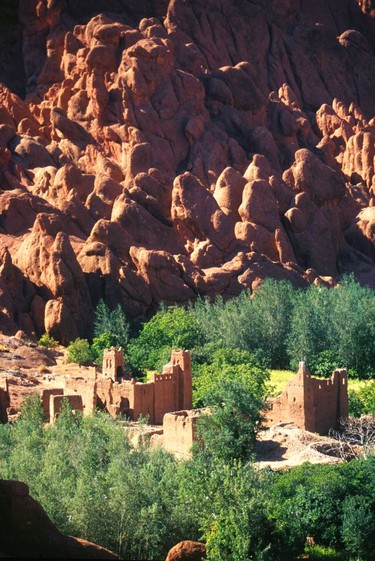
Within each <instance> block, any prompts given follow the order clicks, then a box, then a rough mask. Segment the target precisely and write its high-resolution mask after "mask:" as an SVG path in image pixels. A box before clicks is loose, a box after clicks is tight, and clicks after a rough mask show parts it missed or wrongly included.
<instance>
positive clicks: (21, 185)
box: [0, 0, 375, 343]
mask: <svg viewBox="0 0 375 561" xmlns="http://www.w3.org/2000/svg"><path fill="white" fill-rule="evenodd" d="M8 4H9V6H8ZM374 13H375V5H374V3H373V2H372V1H370V0H366V1H359V0H358V2H356V1H355V0H328V1H327V0H324V1H316V2H313V3H311V2H306V1H304V0H285V1H283V2H280V1H279V0H278V1H276V0H275V1H273V0H258V1H250V0H241V1H236V2H233V1H229V0H205V1H204V2H203V0H192V1H190V2H185V1H183V0H171V1H170V2H169V4H168V3H167V2H166V1H165V0H155V1H153V2H149V1H147V2H146V1H143V0H138V1H137V2H136V1H121V0H111V1H106V2H104V1H103V2H102V1H99V0H98V1H92V0H91V1H90V2H79V3H77V2H70V0H48V1H47V0H20V2H19V12H18V15H17V14H16V12H15V9H14V4H12V5H11V3H9V2H8V3H7V10H5V11H4V12H3V15H2V19H1V20H0V27H1V29H2V30H3V34H2V35H1V34H0V35H1V37H2V39H1V41H3V43H4V48H3V49H1V50H0V52H1V54H0V82H2V84H1V85H0V189H1V191H0V303H1V306H0V321H1V328H2V329H3V331H5V332H7V333H12V332H16V331H17V329H18V328H21V329H22V330H23V331H25V332H26V333H28V334H36V335H37V336H39V335H40V334H41V333H43V332H44V331H45V330H47V331H48V332H49V333H51V334H52V335H53V336H54V337H55V338H58V339H60V340H61V341H62V342H63V343H67V342H68V341H69V340H71V339H72V338H74V337H77V336H87V335H89V331H90V325H91V320H92V316H93V310H94V308H95V306H96V304H97V302H98V300H99V299H100V298H104V299H105V300H106V302H107V303H108V305H109V306H110V307H113V306H114V305H115V304H116V303H121V304H122V305H123V306H124V308H125V310H126V312H127V314H128V316H129V318H143V317H147V316H149V315H150V314H151V313H152V312H153V311H154V310H155V309H157V307H158V304H159V303H160V301H164V302H166V303H167V304H168V303H172V302H186V301H188V300H193V299H194V298H196V297H197V295H208V294H210V295H213V294H222V295H224V296H225V297H229V296H233V295H236V294H238V293H239V292H240V291H241V290H243V289H250V290H252V289H254V288H255V287H256V286H257V284H258V283H259V281H260V280H261V279H263V278H265V277H268V276H270V277H274V278H277V279H288V280H290V281H291V282H293V283H294V284H297V285H300V286H304V285H307V284H308V283H311V282H314V283H317V284H319V283H320V284H321V283H325V284H328V285H333V284H335V282H337V281H338V280H339V279H340V276H341V275H342V274H343V273H345V272H351V271H354V272H355V273H356V274H357V277H358V279H359V280H360V281H362V282H365V283H367V284H369V285H370V286H374V287H375V273H374V258H375V251H374V233H373V232H374V224H375V215H374V212H373V208H374V207H373V202H374V201H373V196H374V189H375V180H374V168H375V162H374V160H375V121H374V118H373V117H374V116H375V97H374V95H373V92H374V89H375V50H374V49H375V23H374ZM15 67H17V68H19V72H17V73H15V72H14V68H15ZM16 74H17V78H16V77H15V76H16ZM17 94H19V95H21V96H23V97H18V95H17ZM373 221H374V222H373Z"/></svg>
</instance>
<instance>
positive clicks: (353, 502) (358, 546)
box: [342, 497, 375, 561]
mask: <svg viewBox="0 0 375 561" xmlns="http://www.w3.org/2000/svg"><path fill="white" fill-rule="evenodd" d="M342 538H343V541H344V544H345V549H346V551H347V552H348V553H349V554H350V555H355V556H356V559H357V560H358V561H361V560H362V561H367V560H369V561H370V560H371V559H374V547H375V515H374V513H373V512H372V511H371V509H370V508H369V506H368V504H367V501H366V499H365V498H364V497H347V498H346V499H345V501H344V503H343V517H342Z"/></svg>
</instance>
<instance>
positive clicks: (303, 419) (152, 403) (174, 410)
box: [0, 348, 348, 458]
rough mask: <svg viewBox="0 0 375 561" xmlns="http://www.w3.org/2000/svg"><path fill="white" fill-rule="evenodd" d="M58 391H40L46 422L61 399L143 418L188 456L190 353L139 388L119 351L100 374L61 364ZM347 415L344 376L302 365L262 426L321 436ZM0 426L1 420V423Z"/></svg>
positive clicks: (1, 406)
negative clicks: (292, 427) (291, 426)
mask: <svg viewBox="0 0 375 561" xmlns="http://www.w3.org/2000/svg"><path fill="white" fill-rule="evenodd" d="M59 368H60V369H62V370H63V371H64V372H62V371H61V372H60V374H63V373H65V374H66V375H65V376H61V387H56V386H55V387H53V388H49V389H44V390H43V391H42V393H41V400H42V406H43V410H44V413H45V416H46V418H47V420H49V422H50V423H54V422H55V420H56V418H57V416H58V414H59V412H60V409H61V404H62V400H63V398H66V399H68V401H69V403H70V405H71V407H72V408H73V409H74V410H78V411H82V413H83V414H84V415H91V414H92V413H93V412H94V411H95V409H97V408H98V409H101V410H106V411H107V412H108V413H110V415H112V416H113V417H115V418H116V417H119V416H126V417H127V418H129V419H130V420H131V421H137V420H138V419H139V417H140V416H142V417H147V418H148V420H149V425H150V426H151V428H152V430H151V431H150V433H149V437H150V441H151V443H152V444H153V445H161V446H163V447H164V448H166V449H167V450H169V451H170V452H173V453H174V454H176V455H177V456H179V457H181V458H183V457H188V456H189V454H190V449H191V446H192V444H193V441H194V440H195V438H196V421H197V419H198V417H199V415H200V414H201V413H202V410H200V409H192V369H191V359H190V352H189V351H187V350H173V351H172V353H171V358H170V361H169V362H168V363H167V364H166V365H165V366H164V367H163V369H162V372H161V373H160V374H159V373H153V374H152V375H151V379H150V380H149V381H147V382H145V383H142V382H138V381H136V380H135V379H133V378H130V377H129V375H128V373H127V372H126V369H125V365H124V353H123V349H121V348H120V349H116V348H110V349H106V350H105V351H104V355H103V366H102V369H101V370H99V369H96V368H94V367H86V368H85V367H79V366H78V365H65V366H61V367H59ZM8 398H9V396H8V392H7V387H6V385H4V387H2V388H1V389H0V410H1V411H3V412H5V413H6V406H7V404H8V402H9V399H8ZM347 416H348V392H347V372H346V370H345V369H340V370H335V371H334V372H333V373H332V377H331V379H327V380H322V379H318V378H314V377H313V376H312V375H311V373H310V372H309V370H308V368H307V366H306V365H305V363H304V362H300V364H299V369H298V372H297V374H296V375H295V377H294V378H293V379H292V380H291V381H290V382H289V383H288V384H287V387H286V389H285V391H284V392H283V393H282V394H281V395H279V396H278V397H275V398H270V399H268V407H267V410H266V412H265V425H266V426H272V425H275V424H277V423H283V422H293V423H295V424H296V425H297V426H298V427H299V428H300V429H303V430H307V431H310V432H315V433H319V434H322V435H324V434H327V433H328V431H329V429H330V428H334V427H337V425H338V423H339V421H340V419H343V418H346V417H347ZM1 420H2V422H6V420H7V419H6V415H5V414H4V415H3V417H2V418H1Z"/></svg>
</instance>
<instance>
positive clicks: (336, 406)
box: [266, 361, 348, 435]
mask: <svg viewBox="0 0 375 561" xmlns="http://www.w3.org/2000/svg"><path fill="white" fill-rule="evenodd" d="M268 405H269V409H268V411H267V413H266V424H267V426H269V427H270V426H272V425H274V424H276V423H282V422H293V423H295V424H296V425H297V426H298V427H299V428H300V429H303V430H307V431H310V432H316V433H319V434H322V435H324V434H327V433H328V431H329V429H331V428H336V427H337V425H338V423H339V421H340V419H345V418H347V417H348V376H347V372H346V370H345V369H339V370H335V371H334V372H333V373H332V378H331V379H329V380H322V379H318V378H313V377H312V376H311V374H310V372H309V370H308V368H307V367H306V365H305V363H304V362H303V361H301V362H300V363H299V369H298V372H297V374H296V376H295V377H294V378H293V379H292V380H290V382H288V384H287V387H286V388H285V390H284V392H283V393H282V394H281V395H280V396H278V397H275V398H271V399H269V400H268Z"/></svg>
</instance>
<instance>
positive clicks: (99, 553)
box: [0, 479, 120, 559]
mask: <svg viewBox="0 0 375 561" xmlns="http://www.w3.org/2000/svg"><path fill="white" fill-rule="evenodd" d="M0 512H1V527H0V536H1V545H0V555H1V557H6V558H12V557H14V558H21V559H25V558H44V559H120V557H118V555H116V554H115V553H113V552H112V551H109V550H108V549H105V548H103V547H100V546H98V545H95V544H93V543H91V542H88V541H86V540H82V539H79V538H74V537H72V536H66V535H64V534H62V533H61V532H59V530H58V529H57V528H56V526H55V525H54V524H53V523H52V521H51V520H50V518H49V517H48V516H47V514H46V512H45V511H44V510H43V508H42V507H41V505H40V504H39V503H38V502H37V501H36V500H35V499H33V498H32V497H31V496H30V494H29V488H28V486H27V485H25V483H21V482H20V481H6V480H3V479H2V480H0Z"/></svg>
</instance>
